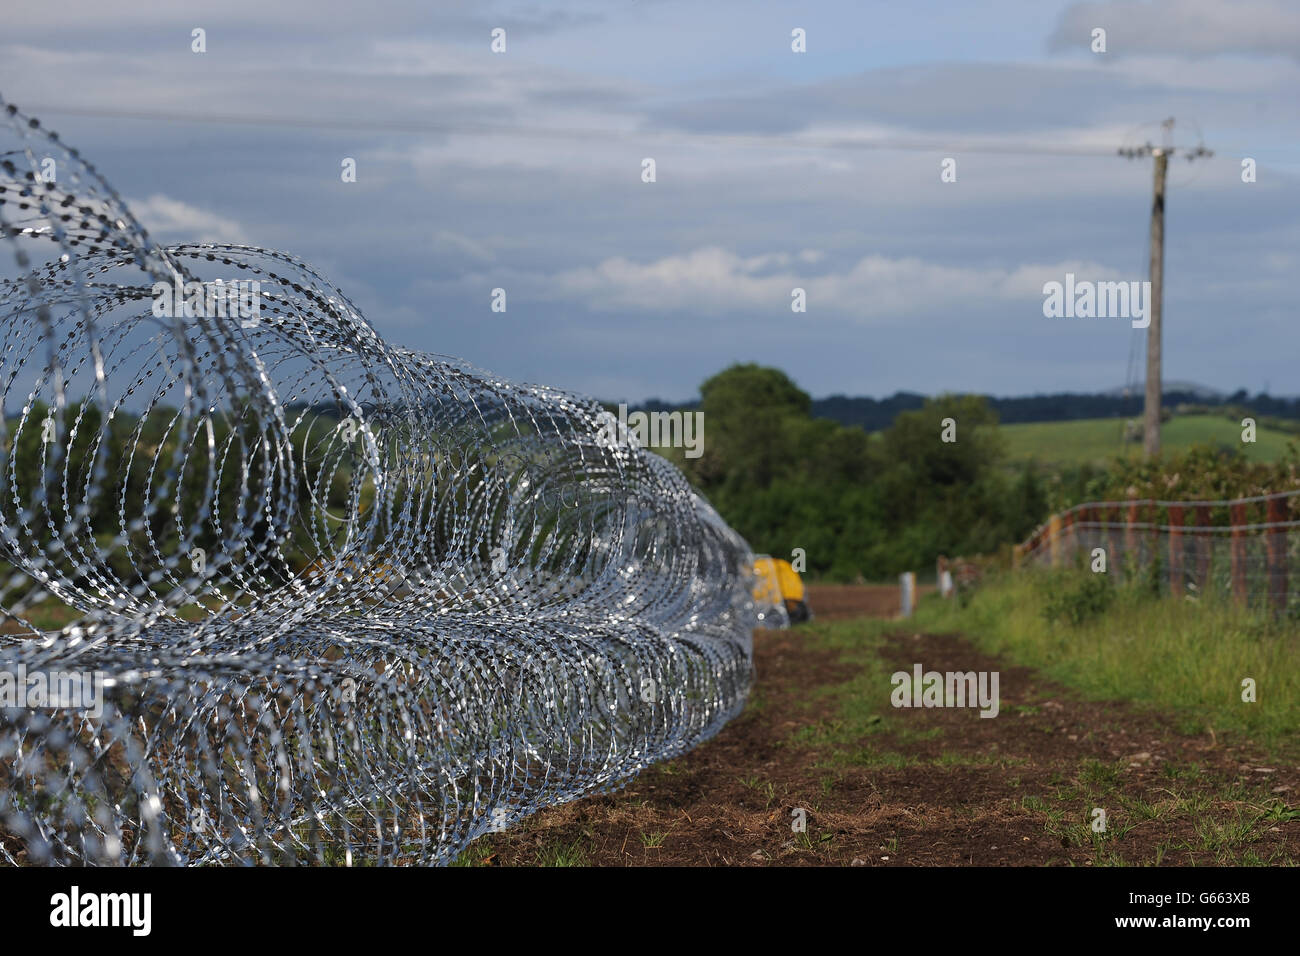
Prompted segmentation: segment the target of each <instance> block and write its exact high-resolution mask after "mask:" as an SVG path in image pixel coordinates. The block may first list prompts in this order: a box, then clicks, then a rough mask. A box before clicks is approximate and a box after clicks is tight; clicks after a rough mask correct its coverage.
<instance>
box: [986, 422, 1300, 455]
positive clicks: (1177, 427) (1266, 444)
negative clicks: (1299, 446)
mask: <svg viewBox="0 0 1300 956" xmlns="http://www.w3.org/2000/svg"><path fill="white" fill-rule="evenodd" d="M1126 421H1127V419H1124V418H1088V419H1082V420H1080V421H1073V422H1033V423H1030V424H1024V425H1002V426H1000V427H999V431H1000V432H1001V434H1002V437H1003V439H1004V440H1005V441H1006V447H1007V456H1008V458H1009V459H1010V460H1011V461H1013V462H1020V461H1028V460H1030V459H1035V460H1037V461H1039V462H1040V463H1042V464H1048V465H1079V464H1086V463H1093V462H1103V463H1104V462H1107V461H1110V460H1111V459H1113V458H1115V457H1116V456H1123V457H1126V458H1138V457H1141V454H1142V446H1141V444H1140V443H1136V442H1130V443H1127V444H1125V443H1124V442H1123V441H1122V437H1123V434H1124V424H1125V422H1126ZM1294 438H1295V436H1293V435H1288V434H1287V433H1286V432H1282V431H1277V430H1275V429H1270V428H1263V427H1259V428H1257V429H1256V439H1257V440H1256V441H1255V442H1254V443H1253V444H1250V443H1246V444H1243V443H1242V441H1241V425H1240V423H1239V422H1237V421H1233V420H1231V419H1229V418H1227V417H1225V416H1218V415H1184V416H1176V417H1174V418H1173V419H1171V420H1170V421H1168V422H1166V423H1165V424H1164V427H1163V428H1161V430H1160V443H1161V447H1162V449H1164V450H1165V451H1186V450H1187V449H1189V448H1191V447H1192V446H1193V445H1204V444H1224V445H1228V446H1230V447H1233V448H1240V449H1241V451H1242V452H1243V453H1244V454H1245V456H1246V457H1247V458H1248V459H1250V460H1252V461H1276V460H1278V459H1279V458H1282V457H1283V455H1284V454H1285V453H1286V450H1287V442H1289V441H1292V440H1294Z"/></svg>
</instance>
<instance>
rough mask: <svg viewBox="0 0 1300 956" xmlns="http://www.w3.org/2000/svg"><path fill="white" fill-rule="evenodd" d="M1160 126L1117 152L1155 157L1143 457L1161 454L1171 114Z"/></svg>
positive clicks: (1201, 152)
mask: <svg viewBox="0 0 1300 956" xmlns="http://www.w3.org/2000/svg"><path fill="white" fill-rule="evenodd" d="M1160 127H1161V129H1162V130H1163V135H1162V136H1161V144H1160V145H1159V146H1153V145H1151V143H1147V144H1146V145H1145V146H1139V147H1138V148H1136V149H1121V150H1120V151H1119V154H1120V155H1121V156H1126V157H1128V158H1129V159H1136V158H1138V157H1139V156H1152V157H1153V158H1154V159H1155V196H1154V198H1153V199H1152V201H1151V301H1150V302H1148V303H1147V308H1148V310H1149V313H1148V314H1149V316H1150V319H1151V324H1150V325H1148V326H1147V388H1146V404H1145V406H1144V408H1143V413H1142V453H1143V456H1144V457H1146V458H1157V457H1159V455H1160V398H1161V395H1160V389H1161V384H1162V381H1163V379H1162V377H1161V369H1160V336H1161V326H1162V324H1163V321H1162V320H1163V318H1164V315H1163V313H1164V291H1165V290H1164V285H1165V174H1166V172H1167V171H1168V169H1169V157H1170V156H1172V155H1173V154H1174V146H1173V143H1172V142H1171V140H1172V137H1173V130H1174V118H1173V117H1172V116H1171V117H1169V119H1167V120H1165V121H1164V122H1163V123H1161V124H1160ZM1184 153H1185V154H1186V156H1187V158H1188V160H1189V161H1190V160H1193V159H1196V158H1197V157H1200V156H1213V155H1214V154H1213V153H1212V152H1210V150H1208V149H1206V148H1205V147H1204V146H1200V145H1198V146H1197V147H1196V148H1195V149H1190V150H1184Z"/></svg>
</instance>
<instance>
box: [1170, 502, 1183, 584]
mask: <svg viewBox="0 0 1300 956" xmlns="http://www.w3.org/2000/svg"><path fill="white" fill-rule="evenodd" d="M1169 593H1170V594H1172V595H1173V596H1174V597H1178V596H1179V595H1181V594H1182V593H1183V506H1182V505H1170V506H1169Z"/></svg>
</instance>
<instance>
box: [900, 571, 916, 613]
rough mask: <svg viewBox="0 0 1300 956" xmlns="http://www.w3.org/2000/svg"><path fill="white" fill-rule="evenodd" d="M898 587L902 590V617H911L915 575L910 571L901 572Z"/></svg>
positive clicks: (914, 600)
mask: <svg viewBox="0 0 1300 956" xmlns="http://www.w3.org/2000/svg"><path fill="white" fill-rule="evenodd" d="M898 586H899V588H900V589H901V590H902V605H903V609H902V612H901V613H902V616H903V617H911V616H912V607H913V605H915V603H916V575H915V574H913V573H912V572H911V571H905V572H903V573H902V574H900V575H899V576H898Z"/></svg>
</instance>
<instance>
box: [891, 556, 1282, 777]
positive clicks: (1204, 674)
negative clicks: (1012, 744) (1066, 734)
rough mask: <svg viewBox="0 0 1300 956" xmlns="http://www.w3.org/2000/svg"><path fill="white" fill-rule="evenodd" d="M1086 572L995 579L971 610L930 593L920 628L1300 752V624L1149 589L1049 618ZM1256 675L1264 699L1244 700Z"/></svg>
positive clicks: (1106, 695)
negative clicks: (1083, 613)
mask: <svg viewBox="0 0 1300 956" xmlns="http://www.w3.org/2000/svg"><path fill="white" fill-rule="evenodd" d="M1088 574H1090V572H1087V571H1081V572H1076V571H1063V572H1056V573H1053V572H1047V571H1038V570H1029V571H1022V572H1019V573H1015V574H1003V575H998V576H993V577H991V578H990V579H988V580H987V581H986V582H985V584H984V585H983V586H982V587H981V588H980V589H979V590H978V591H977V592H976V593H975V595H974V597H973V598H972V599H971V601H970V603H969V606H968V607H966V608H965V609H963V608H961V607H960V606H959V605H958V603H957V602H955V601H945V600H942V599H940V598H938V597H930V598H927V599H926V600H923V601H922V602H921V604H920V606H919V607H918V609H917V614H916V617H915V619H914V620H913V622H912V623H911V624H910V626H911V627H914V628H915V629H916V630H918V631H932V632H943V633H959V634H962V635H964V636H966V637H967V638H968V639H970V640H972V641H973V642H974V643H975V644H977V645H978V646H979V647H980V648H981V649H983V650H984V651H986V652H988V653H990V654H993V655H995V656H998V657H1000V658H1001V659H1003V660H1006V661H1008V662H1010V663H1015V664H1021V665H1025V666H1028V667H1033V668H1037V669H1038V670H1040V671H1042V672H1043V673H1044V674H1046V675H1047V676H1049V677H1052V678H1054V679H1056V680H1059V681H1061V682H1062V683H1065V684H1069V685H1071V686H1073V687H1076V688H1078V689H1079V690H1080V691H1082V692H1083V693H1084V694H1085V695H1087V696H1089V697H1092V698H1094V699H1100V700H1113V699H1128V700H1132V701H1135V702H1137V703H1139V704H1142V705H1147V706H1149V707H1151V708H1153V709H1156V710H1160V711H1164V712H1166V713H1169V714H1171V715H1173V716H1174V717H1175V718H1176V719H1177V720H1178V722H1179V727H1180V728H1181V729H1183V730H1184V731H1185V732H1198V733H1204V732H1206V731H1207V729H1210V728H1212V729H1213V730H1214V731H1215V733H1216V734H1221V733H1223V732H1228V733H1229V734H1237V735H1240V736H1242V737H1245V738H1249V739H1253V740H1255V741H1256V742H1258V743H1260V744H1262V745H1264V746H1265V747H1267V748H1269V749H1270V751H1273V752H1274V753H1276V754H1279V755H1284V754H1285V755H1290V756H1295V755H1297V754H1300V745H1298V744H1297V741H1296V737H1295V728H1296V727H1300V668H1297V667H1296V666H1295V662H1296V658H1297V655H1300V636H1298V634H1297V631H1298V630H1300V628H1297V625H1296V624H1295V622H1294V621H1286V620H1282V621H1276V622H1275V621H1270V620H1268V619H1267V618H1264V617H1260V616H1257V615H1256V614H1253V613H1251V612H1248V611H1243V610H1240V609H1237V608H1234V607H1232V606H1231V605H1229V604H1226V603H1218V602H1215V601H1212V600H1209V599H1202V600H1200V601H1192V600H1187V599H1175V598H1169V597H1165V598H1155V597H1143V596H1141V595H1139V594H1137V593H1136V592H1130V591H1128V590H1127V589H1124V588H1118V589H1117V594H1116V597H1115V600H1114V601H1113V603H1112V604H1111V605H1110V606H1109V608H1108V609H1107V610H1106V611H1105V612H1104V613H1101V614H1099V615H1097V616H1095V617H1091V618H1089V619H1087V620H1085V621H1083V622H1082V623H1080V624H1077V625H1071V624H1066V623H1062V622H1060V621H1050V620H1048V619H1045V617H1044V613H1043V612H1044V609H1045V608H1046V607H1047V606H1048V605H1049V604H1050V603H1051V601H1052V598H1053V596H1054V595H1056V594H1059V593H1060V592H1061V591H1063V590H1068V589H1070V588H1077V587H1078V586H1079V581H1080V575H1088ZM1245 677H1251V678H1254V680H1255V684H1256V688H1257V700H1256V702H1254V703H1245V702H1243V701H1242V699H1241V682H1242V679H1243V678H1245Z"/></svg>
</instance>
